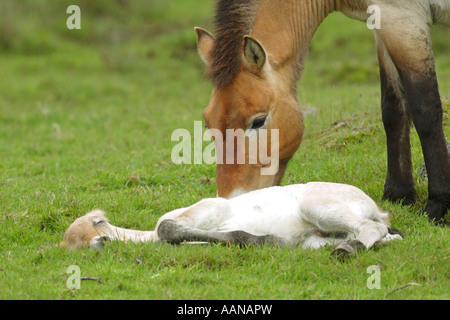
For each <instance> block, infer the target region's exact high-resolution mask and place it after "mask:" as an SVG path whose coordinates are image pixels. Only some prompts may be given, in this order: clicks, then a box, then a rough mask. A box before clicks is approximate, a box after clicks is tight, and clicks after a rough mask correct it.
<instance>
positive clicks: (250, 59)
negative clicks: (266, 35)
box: [243, 36, 267, 75]
mask: <svg viewBox="0 0 450 320" xmlns="http://www.w3.org/2000/svg"><path fill="white" fill-rule="evenodd" d="M243 55H244V63H245V66H246V67H247V69H248V70H249V71H250V72H253V73H255V74H256V75H261V73H262V70H263V68H264V65H265V64H266V60H267V55H266V51H265V50H264V48H263V46H262V44H261V43H260V42H259V41H258V40H256V39H255V38H252V37H250V36H244V52H243Z"/></svg>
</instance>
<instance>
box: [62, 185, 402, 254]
mask: <svg viewBox="0 0 450 320" xmlns="http://www.w3.org/2000/svg"><path fill="white" fill-rule="evenodd" d="M164 221H166V222H168V221H170V222H171V224H172V225H174V226H176V227H175V228H172V229H167V228H165V231H164V232H162V230H161V228H162V226H163V225H164ZM166 225H167V223H166ZM388 227H389V221H388V215H387V213H383V212H382V211H380V210H379V209H378V207H377V205H376V204H375V202H374V201H373V200H372V199H371V198H370V197H369V196H367V195H366V194H365V193H364V192H362V191H361V190H360V189H358V188H356V187H354V186H349V185H344V184H337V183H326V182H310V183H307V184H297V185H288V186H283V187H278V186H277V187H270V188H266V189H260V190H255V191H252V192H248V193H245V194H242V195H240V196H237V197H235V198H231V199H224V198H210V199H203V200H201V201H199V202H197V203H195V204H194V205H192V206H190V207H187V208H181V209H176V210H173V211H171V212H168V213H166V214H164V215H163V216H162V217H161V218H160V219H159V220H158V222H157V224H156V228H155V230H154V231H137V230H130V229H124V228H119V227H115V226H113V225H111V224H110V223H109V222H108V220H107V219H106V218H105V215H104V212H103V211H102V210H98V209H97V210H93V211H91V212H89V213H88V214H86V215H85V216H83V217H81V218H78V219H77V220H76V221H75V222H74V223H73V224H72V225H71V226H70V227H69V228H68V229H67V231H66V233H65V235H64V241H63V242H62V245H64V246H67V247H68V248H80V247H83V246H89V247H101V246H102V245H103V242H104V241H103V240H104V239H107V240H119V241H133V242H154V241H160V240H167V241H169V242H174V239H176V241H175V242H181V241H183V240H187V241H193V240H200V241H205V239H206V241H214V240H218V241H222V242H229V241H232V240H233V232H235V233H234V235H235V234H236V231H242V232H241V233H240V235H242V234H244V235H245V234H248V236H250V237H251V236H256V237H254V238H255V239H257V238H258V236H265V237H266V238H265V239H266V240H267V239H270V240H271V242H275V243H277V244H280V245H301V246H302V247H303V248H319V247H321V246H324V245H326V244H330V243H339V242H343V241H346V240H348V239H355V240H358V242H360V243H362V244H363V245H364V247H365V248H366V249H369V248H370V247H372V246H373V245H374V244H375V243H376V242H386V241H390V240H393V239H401V238H402V237H401V236H400V235H399V234H390V233H389V232H388V231H389V229H388ZM161 234H162V235H163V237H161ZM267 236H268V237H267ZM240 240H242V239H240ZM247 240H248V239H247ZM253 241H254V239H253V238H252V239H250V240H249V242H253ZM243 242H244V243H245V240H244V241H243Z"/></svg>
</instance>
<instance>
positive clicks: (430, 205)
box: [376, 2, 450, 223]
mask: <svg viewBox="0 0 450 320" xmlns="http://www.w3.org/2000/svg"><path fill="white" fill-rule="evenodd" d="M416 4H417V5H415V6H411V7H410V8H409V7H408V8H395V7H392V6H391V5H389V4H388V5H386V6H385V7H383V8H381V10H384V12H385V14H384V15H383V27H382V28H381V29H378V30H376V33H377V36H378V37H379V38H380V39H381V40H382V42H383V43H384V45H385V47H386V49H387V51H388V52H389V55H390V57H391V58H392V61H393V62H394V64H395V66H396V69H397V71H398V74H399V78H400V81H401V83H402V87H403V90H404V95H405V98H406V105H407V108H408V111H409V113H410V114H411V117H412V120H413V123H414V125H415V127H416V130H417V133H418V135H419V138H420V142H421V145H422V150H423V155H424V159H425V164H426V167H427V172H428V175H429V180H428V202H427V205H426V207H425V210H424V212H426V213H427V214H428V217H429V219H430V220H432V221H434V222H435V223H444V216H445V214H446V213H447V212H448V209H450V158H449V156H448V152H447V142H446V138H445V135H444V130H443V121H442V120H443V111H442V105H441V100H440V96H439V90H438V84H437V79H436V72H435V65H434V58H433V52H432V49H431V40H430V32H429V23H430V22H431V21H429V19H431V18H429V19H428V20H427V18H426V17H430V12H429V6H428V7H427V6H426V2H423V3H422V2H416Z"/></svg>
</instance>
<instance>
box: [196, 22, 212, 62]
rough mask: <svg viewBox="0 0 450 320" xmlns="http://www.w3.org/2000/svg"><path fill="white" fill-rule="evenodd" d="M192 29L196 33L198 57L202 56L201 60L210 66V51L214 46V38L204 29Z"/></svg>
mask: <svg viewBox="0 0 450 320" xmlns="http://www.w3.org/2000/svg"><path fill="white" fill-rule="evenodd" d="M194 30H195V33H197V47H198V53H199V54H200V58H202V60H203V62H204V63H205V64H206V65H207V66H210V65H211V63H212V57H211V53H212V50H213V48H214V44H215V42H216V39H215V38H214V36H213V35H212V34H211V33H209V32H208V31H206V30H205V29H202V28H199V27H195V28H194Z"/></svg>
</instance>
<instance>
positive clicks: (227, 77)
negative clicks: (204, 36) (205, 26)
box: [209, 0, 259, 87]
mask: <svg viewBox="0 0 450 320" xmlns="http://www.w3.org/2000/svg"><path fill="white" fill-rule="evenodd" d="M258 2H259V0H220V1H218V3H217V6H216V16H215V25H216V32H215V34H216V44H215V47H214V49H213V52H212V60H213V62H212V64H211V66H210V69H209V77H210V79H211V80H212V81H213V83H214V84H215V85H216V86H218V87H223V86H226V85H227V84H229V83H230V82H231V81H232V80H233V79H234V78H235V77H236V75H237V73H238V72H239V65H240V62H241V51H242V44H243V37H244V36H245V35H249V34H250V33H251V28H252V25H253V22H254V18H255V15H256V11H257V6H258Z"/></svg>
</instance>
